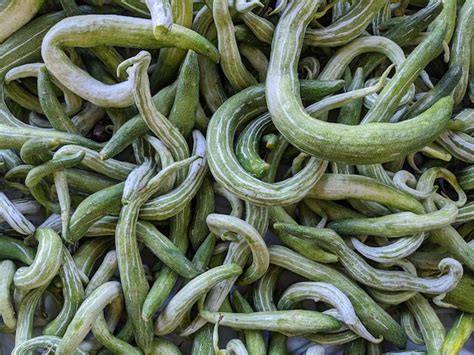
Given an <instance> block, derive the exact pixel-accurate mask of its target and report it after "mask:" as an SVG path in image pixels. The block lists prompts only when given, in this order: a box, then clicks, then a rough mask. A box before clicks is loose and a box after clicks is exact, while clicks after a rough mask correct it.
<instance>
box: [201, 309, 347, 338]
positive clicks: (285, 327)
mask: <svg viewBox="0 0 474 355" xmlns="http://www.w3.org/2000/svg"><path fill="white" fill-rule="evenodd" d="M200 315H201V316H202V317H203V318H204V319H206V320H207V321H208V322H211V323H217V322H219V324H220V325H222V326H225V327H232V328H237V329H253V330H269V331H272V332H278V333H283V334H291V335H293V334H307V333H318V332H325V331H326V332H327V331H331V330H336V329H338V328H339V327H340V323H339V321H337V320H336V319H335V318H333V317H331V316H327V315H325V314H322V313H319V312H315V311H303V310H297V311H273V312H253V313H227V312H209V311H205V310H202V311H200Z"/></svg>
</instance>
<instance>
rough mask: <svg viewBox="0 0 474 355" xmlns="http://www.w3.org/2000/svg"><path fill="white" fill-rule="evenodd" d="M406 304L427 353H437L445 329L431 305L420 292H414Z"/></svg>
mask: <svg viewBox="0 0 474 355" xmlns="http://www.w3.org/2000/svg"><path fill="white" fill-rule="evenodd" d="M406 304H407V306H408V309H409V310H410V312H411V313H412V314H413V316H414V317H415V320H416V323H417V324H418V327H420V330H421V334H422V335H423V340H424V341H425V345H426V350H427V351H428V354H439V353H440V350H441V346H442V345H443V341H444V337H445V335H446V330H445V329H444V326H443V324H442V323H441V321H440V319H439V318H438V315H437V314H436V313H435V311H434V309H433V307H431V305H430V304H429V302H428V301H427V300H426V298H424V297H423V296H422V295H421V294H416V295H415V296H414V297H412V298H411V299H409V300H408V301H407V303H406Z"/></svg>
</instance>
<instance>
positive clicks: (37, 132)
mask: <svg viewBox="0 0 474 355" xmlns="http://www.w3.org/2000/svg"><path fill="white" fill-rule="evenodd" d="M0 138H1V139H0V149H10V148H13V149H20V148H21V147H22V145H23V144H24V143H25V142H27V141H28V140H30V139H32V138H52V139H55V138H56V139H59V141H60V142H61V144H79V145H83V146H84V147H87V148H91V149H95V150H99V149H100V148H101V145H100V144H99V143H96V142H94V141H92V140H90V139H87V138H85V137H82V136H80V135H76V134H70V133H65V132H58V131H53V130H49V129H40V128H32V127H31V126H28V127H12V126H7V125H5V124H1V123H0Z"/></svg>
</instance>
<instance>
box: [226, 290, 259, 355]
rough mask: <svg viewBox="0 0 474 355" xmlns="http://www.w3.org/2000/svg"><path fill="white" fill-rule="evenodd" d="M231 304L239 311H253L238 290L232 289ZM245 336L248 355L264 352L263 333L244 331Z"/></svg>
mask: <svg viewBox="0 0 474 355" xmlns="http://www.w3.org/2000/svg"><path fill="white" fill-rule="evenodd" d="M232 304H233V306H234V309H235V310H236V311H237V312H239V313H252V312H254V310H253V308H252V306H251V305H250V304H249V303H248V302H247V300H246V299H245V298H244V296H242V295H241V294H240V292H239V291H237V290H236V291H234V292H233V294H232ZM244 336H245V348H246V349H247V351H248V354H249V355H257V354H265V353H267V348H266V346H265V339H264V337H263V333H262V332H259V331H255V330H247V331H244Z"/></svg>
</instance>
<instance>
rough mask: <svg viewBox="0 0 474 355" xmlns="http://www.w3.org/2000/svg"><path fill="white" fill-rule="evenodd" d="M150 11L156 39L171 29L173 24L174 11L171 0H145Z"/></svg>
mask: <svg viewBox="0 0 474 355" xmlns="http://www.w3.org/2000/svg"><path fill="white" fill-rule="evenodd" d="M145 3H146V5H147V7H148V10H149V11H150V15H151V23H152V28H153V34H154V35H155V37H156V39H160V35H161V34H163V33H166V32H168V31H169V30H170V27H171V25H172V24H173V13H172V11H171V4H170V2H169V0H145Z"/></svg>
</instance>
